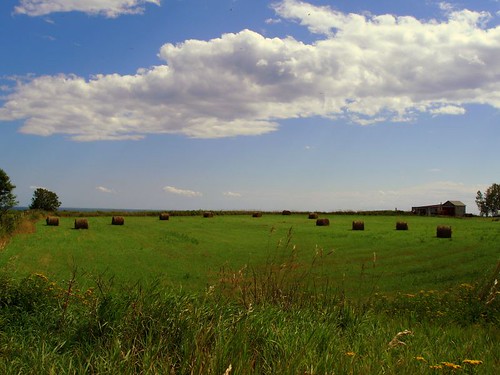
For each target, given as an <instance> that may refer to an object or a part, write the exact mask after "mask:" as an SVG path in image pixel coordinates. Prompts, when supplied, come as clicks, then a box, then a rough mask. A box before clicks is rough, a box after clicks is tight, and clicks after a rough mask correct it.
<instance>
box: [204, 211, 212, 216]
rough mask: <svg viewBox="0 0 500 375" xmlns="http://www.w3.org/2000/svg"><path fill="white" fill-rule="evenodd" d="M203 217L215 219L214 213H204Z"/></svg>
mask: <svg viewBox="0 0 500 375" xmlns="http://www.w3.org/2000/svg"><path fill="white" fill-rule="evenodd" d="M203 217H214V213H213V212H203Z"/></svg>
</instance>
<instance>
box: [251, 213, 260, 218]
mask: <svg viewBox="0 0 500 375" xmlns="http://www.w3.org/2000/svg"><path fill="white" fill-rule="evenodd" d="M252 217H262V212H254V213H253V214H252Z"/></svg>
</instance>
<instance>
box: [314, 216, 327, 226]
mask: <svg viewBox="0 0 500 375" xmlns="http://www.w3.org/2000/svg"><path fill="white" fill-rule="evenodd" d="M328 225H330V220H329V219H326V218H324V219H318V220H316V226H318V227H326V226H328Z"/></svg>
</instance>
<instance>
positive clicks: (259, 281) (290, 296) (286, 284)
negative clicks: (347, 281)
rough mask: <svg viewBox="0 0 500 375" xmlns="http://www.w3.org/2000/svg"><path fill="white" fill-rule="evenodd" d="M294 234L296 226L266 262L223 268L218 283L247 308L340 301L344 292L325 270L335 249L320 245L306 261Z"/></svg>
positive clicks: (295, 305) (284, 307)
mask: <svg viewBox="0 0 500 375" xmlns="http://www.w3.org/2000/svg"><path fill="white" fill-rule="evenodd" d="M272 232H273V229H272V230H271V233H272ZM292 238H293V229H292V228H290V229H289V230H288V231H287V233H286V236H285V237H284V238H282V239H280V240H279V241H278V244H277V245H276V248H275V249H274V252H272V253H271V255H270V256H269V257H268V259H267V261H266V263H265V264H264V265H263V266H259V267H255V266H252V265H245V266H244V267H242V268H240V269H238V270H232V269H228V268H222V269H221V270H220V273H219V283H218V285H216V286H214V287H215V288H217V289H219V291H220V293H222V294H223V295H225V296H227V297H229V298H231V299H233V300H236V301H238V302H239V303H241V304H242V305H244V306H245V307H247V308H248V307H249V306H256V305H275V306H279V307H280V308H282V309H289V308H292V307H301V306H303V305H308V306H311V304H321V303H324V302H326V301H327V302H328V305H332V304H335V301H337V302H340V299H341V296H343V293H341V291H339V290H338V289H335V288H333V286H332V284H331V283H330V280H329V278H328V276H327V275H325V274H324V273H322V272H321V271H322V266H323V264H322V261H323V259H324V258H325V257H327V256H329V255H331V254H332V253H333V251H329V252H326V253H325V252H324V251H323V249H320V248H316V249H314V254H313V257H312V260H311V261H310V263H309V264H305V263H303V261H301V260H300V259H299V258H302V257H299V255H302V254H299V249H298V248H297V246H295V245H294V244H293V243H292Z"/></svg>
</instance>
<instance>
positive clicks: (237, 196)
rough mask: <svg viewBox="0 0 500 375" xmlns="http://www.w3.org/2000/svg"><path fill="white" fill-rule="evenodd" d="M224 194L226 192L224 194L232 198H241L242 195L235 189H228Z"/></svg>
mask: <svg viewBox="0 0 500 375" xmlns="http://www.w3.org/2000/svg"><path fill="white" fill-rule="evenodd" d="M223 194H224V196H226V197H230V198H240V197H241V194H240V193H235V192H233V191H226V192H224V193H223Z"/></svg>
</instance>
